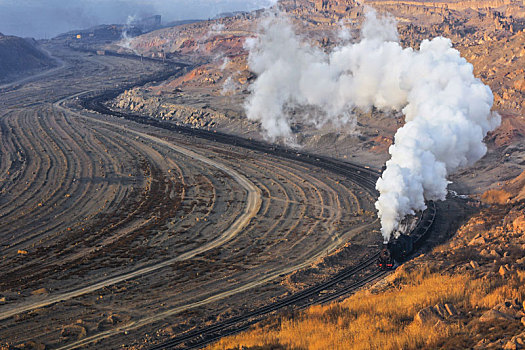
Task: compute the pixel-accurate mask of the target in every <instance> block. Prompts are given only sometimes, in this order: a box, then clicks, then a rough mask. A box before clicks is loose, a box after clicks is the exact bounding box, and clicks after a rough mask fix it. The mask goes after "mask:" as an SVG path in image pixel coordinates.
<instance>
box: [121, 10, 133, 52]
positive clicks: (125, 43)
mask: <svg viewBox="0 0 525 350" xmlns="http://www.w3.org/2000/svg"><path fill="white" fill-rule="evenodd" d="M136 21H137V16H131V15H130V16H128V19H127V20H126V25H125V26H124V28H123V30H122V40H120V42H118V45H119V46H121V47H123V48H125V49H128V50H132V51H133V52H135V49H134V48H133V47H131V42H132V40H133V38H132V37H130V36H129V34H128V31H129V29H130V28H131V26H132V24H133V23H134V22H136Z"/></svg>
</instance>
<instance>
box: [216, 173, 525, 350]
mask: <svg viewBox="0 0 525 350" xmlns="http://www.w3.org/2000/svg"><path fill="white" fill-rule="evenodd" d="M524 178H525V173H523V174H521V175H520V176H519V177H517V178H516V179H514V180H512V181H509V182H507V183H505V184H503V185H502V187H501V188H500V189H498V190H493V191H489V192H487V193H486V194H484V195H483V200H484V201H485V202H490V203H492V204H485V205H483V206H482V208H481V210H480V211H479V212H478V213H477V214H475V215H473V216H472V217H471V218H470V219H468V221H467V222H466V223H464V224H463V225H462V226H461V227H460V228H459V229H458V230H457V231H455V232H451V234H452V235H453V238H452V239H451V240H450V241H449V242H447V243H445V244H443V245H440V246H438V247H436V248H434V249H433V250H432V251H430V252H428V253H426V254H423V255H421V256H419V257H417V258H416V259H414V260H412V261H410V262H408V263H405V264H404V265H403V266H402V267H400V268H398V269H397V270H396V271H395V272H394V273H393V274H392V275H390V276H389V277H388V278H386V279H385V280H383V281H380V282H379V283H377V284H376V285H375V286H373V287H372V288H370V289H368V290H364V291H361V292H359V293H357V294H355V295H353V296H351V297H349V298H348V299H346V300H344V301H342V302H339V303H333V304H331V305H327V306H312V307H310V308H309V309H308V310H306V311H305V312H300V313H295V314H292V315H290V314H289V315H287V316H284V317H282V318H274V319H271V320H269V321H266V322H265V324H263V325H259V326H257V327H254V328H252V329H251V330H250V331H247V332H245V333H242V334H239V335H237V336H232V337H229V338H226V339H222V340H221V341H219V342H218V343H216V344H214V345H212V346H209V347H208V350H225V349H245V350H255V349H257V350H265V349H341V350H343V349H344V350H346V349H368V348H372V349H401V348H402V349H436V348H440V349H523V348H524V347H525V303H524V300H525V287H524V286H525V258H524V256H523V252H524V250H525V217H524V214H523V210H524V208H525V200H524V199H523V193H524V191H525V188H524V184H525V182H524ZM518 193H519V194H518ZM502 198H505V200H501V199H502ZM495 199H499V200H495ZM472 204H474V202H472Z"/></svg>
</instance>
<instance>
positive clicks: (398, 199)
mask: <svg viewBox="0 0 525 350" xmlns="http://www.w3.org/2000/svg"><path fill="white" fill-rule="evenodd" d="M246 46H247V48H248V49H249V58H248V61H249V66H250V69H251V70H252V71H253V72H255V73H256V74H257V75H258V78H257V79H256V81H255V82H254V84H253V85H252V86H251V92H252V95H251V96H250V98H249V99H248V101H247V103H246V106H245V109H246V114H247V116H248V118H249V119H252V120H258V121H260V122H261V125H262V128H263V129H264V131H265V133H266V135H267V136H268V137H269V138H270V139H275V138H276V137H284V138H287V137H290V136H291V134H292V131H291V124H292V123H293V122H296V121H302V122H306V123H311V124H315V125H322V124H323V123H326V122H336V123H344V122H347V121H349V120H352V119H353V118H354V117H352V115H351V114H350V111H352V110H353V109H354V108H359V109H362V110H368V109H370V108H371V107H372V106H375V107H377V108H379V109H381V110H383V111H391V110H395V111H402V112H403V113H404V115H405V122H406V123H405V125H404V126H403V127H401V128H400V129H399V130H398V131H397V133H396V135H395V140H394V144H393V145H392V146H391V147H390V149H389V153H390V155H391V159H390V160H389V161H388V162H387V163H386V165H387V168H386V170H385V171H384V173H383V175H382V177H381V178H380V179H379V180H378V182H377V185H376V188H377V189H378V190H379V192H380V196H379V199H378V201H377V202H376V208H377V210H378V215H379V217H380V219H381V225H382V228H381V231H382V234H383V237H384V240H385V242H386V241H388V240H389V239H390V236H391V234H392V232H394V231H395V230H396V229H397V228H398V226H399V222H400V221H401V220H402V219H403V218H404V217H405V216H406V215H408V214H413V213H414V212H415V211H416V210H423V209H425V208H426V206H425V199H426V200H444V199H445V196H446V193H447V191H446V188H447V185H448V183H449V182H448V181H447V176H448V175H449V174H451V173H453V172H454V171H456V170H457V169H458V168H460V167H466V166H470V165H472V164H473V163H474V162H476V161H477V160H479V159H480V158H481V157H483V156H484V155H485V153H486V146H485V145H484V143H483V138H484V137H485V136H486V134H487V132H489V131H491V130H494V129H495V128H496V127H498V126H499V124H500V121H501V119H500V117H499V115H498V114H497V113H491V108H492V103H493V95H492V92H491V90H490V88H489V87H487V86H485V85H484V84H483V83H482V82H481V81H480V80H479V79H477V78H475V77H474V75H473V67H472V65H471V64H469V63H468V62H467V61H466V60H465V59H463V58H462V57H461V56H460V54H459V52H458V51H457V50H455V49H453V48H452V44H451V42H450V40H449V39H446V38H442V37H438V38H435V39H433V40H430V41H429V40H424V41H423V42H422V43H421V46H420V50H419V51H415V50H413V49H411V48H402V47H401V46H400V44H399V42H398V33H397V29H396V23H395V21H394V20H393V19H392V18H390V17H383V18H378V17H377V16H376V13H375V12H374V11H373V10H370V11H368V13H367V16H366V20H365V22H364V23H363V26H362V30H361V39H360V41H359V42H357V43H347V44H342V45H340V46H338V47H336V48H335V49H333V50H332V51H331V52H329V53H325V52H324V51H322V50H321V49H319V48H316V47H313V46H311V45H309V44H307V43H305V42H304V41H302V40H301V39H300V38H299V37H298V36H297V35H296V34H295V32H294V30H293V27H292V25H291V23H290V21H289V20H288V19H286V18H283V16H282V15H280V14H279V13H277V14H273V15H271V16H269V17H268V18H267V19H266V20H265V21H264V22H263V23H262V26H261V33H260V35H259V36H258V37H257V38H253V39H250V40H248V41H247V44H246ZM294 106H303V107H308V108H309V109H310V110H313V111H315V112H314V113H310V114H309V115H303V116H301V117H298V116H293V115H292V114H291V113H289V111H290V109H291V107H294Z"/></svg>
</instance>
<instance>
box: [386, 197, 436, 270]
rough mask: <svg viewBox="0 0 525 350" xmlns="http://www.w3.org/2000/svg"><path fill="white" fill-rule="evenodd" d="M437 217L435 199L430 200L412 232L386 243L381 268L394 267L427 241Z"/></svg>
mask: <svg viewBox="0 0 525 350" xmlns="http://www.w3.org/2000/svg"><path fill="white" fill-rule="evenodd" d="M435 217H436V204H435V203H434V202H433V201H429V202H428V203H427V209H426V210H425V212H424V213H423V215H422V217H421V220H419V222H418V224H417V225H416V227H415V228H414V229H413V230H412V231H411V232H409V233H407V234H403V233H401V234H399V235H398V237H397V238H391V239H390V241H389V242H388V243H387V244H385V245H384V247H383V249H382V250H381V253H380V254H379V258H378V261H377V265H378V266H379V268H381V269H385V270H388V269H394V268H395V267H396V266H397V265H398V263H401V262H403V261H405V260H406V259H407V258H408V257H409V256H410V254H412V252H414V250H415V249H417V248H419V247H420V246H421V244H422V243H423V242H424V241H425V239H426V238H427V236H428V233H429V232H430V227H432V224H433V223H434V219H435Z"/></svg>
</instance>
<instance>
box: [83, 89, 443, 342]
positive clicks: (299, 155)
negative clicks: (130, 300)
mask: <svg viewBox="0 0 525 350" xmlns="http://www.w3.org/2000/svg"><path fill="white" fill-rule="evenodd" d="M159 80H160V79H159ZM122 91H123V89H116V90H112V91H105V92H103V93H101V94H99V95H96V96H86V97H84V98H83V99H82V100H81V106H82V107H83V108H85V109H87V110H92V111H95V112H98V113H100V114H105V115H111V116H114V117H118V118H123V119H126V120H129V121H133V122H136V123H140V124H145V125H149V126H153V127H158V128H161V129H165V130H170V131H173V132H177V133H180V134H185V135H188V136H194V137H198V138H201V139H205V140H210V141H214V142H218V143H222V144H226V145H232V146H237V147H242V148H246V149H250V150H255V151H260V152H264V153H268V154H272V155H275V156H278V157H281V158H286V159H291V160H295V161H299V162H303V163H306V164H310V165H314V166H316V167H319V168H324V169H326V170H329V171H331V172H333V173H336V174H340V175H343V176H345V177H347V178H348V179H350V180H352V181H353V182H355V183H356V184H358V185H360V186H361V187H362V188H363V189H364V190H366V191H367V192H369V193H370V194H371V195H373V196H377V195H378V192H377V190H376V189H375V184H376V181H377V179H378V177H379V175H380V174H379V172H377V171H375V170H373V169H370V168H368V167H364V166H362V165H359V164H356V163H352V162H343V161H340V160H336V159H332V158H328V157H325V156H320V155H315V154H311V153H307V152H302V151H297V150H293V149H289V148H285V147H282V146H278V145H272V144H268V143H265V142H262V141H256V140H251V139H246V138H243V137H239V136H234V135H228V134H225V133H222V132H218V131H208V130H203V129H197V128H192V127H189V126H186V125H178V124H175V123H172V122H166V121H162V120H159V119H157V118H154V117H149V116H139V115H133V114H128V113H122V112H119V111H114V110H112V109H110V108H108V107H107V106H106V105H105V104H104V103H105V102H106V101H108V100H110V99H112V98H115V97H116V96H118V95H119V94H120V93H121V92H122ZM429 209H430V210H429V212H430V213H429V214H427V215H424V217H423V219H422V220H420V222H419V223H418V225H417V226H416V228H415V229H414V230H413V231H412V232H416V231H417V232H418V234H420V235H421V236H420V237H421V238H420V239H418V240H417V243H418V245H421V244H422V242H423V241H424V240H425V239H426V237H427V236H428V233H429V231H430V227H431V226H432V224H433V223H434V218H435V214H436V208H435V204H434V203H433V202H430V204H429ZM378 257H379V253H375V254H373V255H372V256H370V257H369V258H367V259H366V260H365V261H363V262H361V263H360V264H358V265H356V266H353V267H350V268H346V269H344V270H343V271H341V272H339V273H338V274H336V275H334V276H333V277H332V278H330V279H329V280H327V281H325V282H322V283H319V284H317V285H315V286H313V287H310V288H307V289H305V290H302V291H300V292H297V293H294V294H292V295H290V296H287V297H284V298H283V299H281V300H278V301H276V302H273V303H271V304H268V305H266V306H263V307H260V308H258V309H256V310H253V311H249V312H246V313H244V314H242V315H239V316H235V317H232V318H230V319H227V320H224V321H222V322H219V323H216V324H214V325H211V326H208V327H204V328H201V329H196V330H193V331H189V332H187V333H184V334H181V335H179V336H177V337H175V338H172V339H170V340H168V341H166V342H163V343H161V344H158V345H154V346H152V347H151V348H150V349H151V350H156V349H172V348H175V347H181V346H184V347H185V348H188V349H196V348H201V347H203V346H205V345H207V344H209V343H211V342H214V341H216V340H218V339H220V338H222V337H224V336H228V335H233V334H236V333H238V332H240V331H243V330H245V329H247V328H248V327H249V326H251V325H252V324H254V323H257V322H259V321H261V320H262V318H263V317H264V316H266V315H268V314H270V313H272V312H274V311H276V310H279V309H282V308H285V307H290V306H295V307H297V308H300V309H302V308H306V307H308V306H310V305H313V304H318V303H327V302H330V301H333V300H335V299H337V298H340V297H342V296H344V295H347V294H349V293H352V292H355V291H356V290H358V289H359V288H361V287H363V286H364V285H366V284H367V283H370V282H372V281H375V280H377V279H379V278H381V277H383V276H384V275H385V274H387V273H388V272H386V271H377V270H376V271H373V272H371V273H370V272H367V271H366V270H368V269H369V268H370V267H371V266H372V265H374V264H375V262H376V260H377V258H378ZM365 272H366V273H365ZM360 273H364V276H361V277H359V278H358V279H357V280H356V281H355V282H353V283H351V284H349V285H346V286H340V287H339V289H338V290H337V291H336V292H333V293H330V294H327V295H320V294H319V293H320V292H321V291H324V290H327V289H329V288H332V287H335V286H337V285H338V284H341V283H343V282H344V281H345V280H347V279H349V278H351V277H355V276H357V275H358V274H360Z"/></svg>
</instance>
